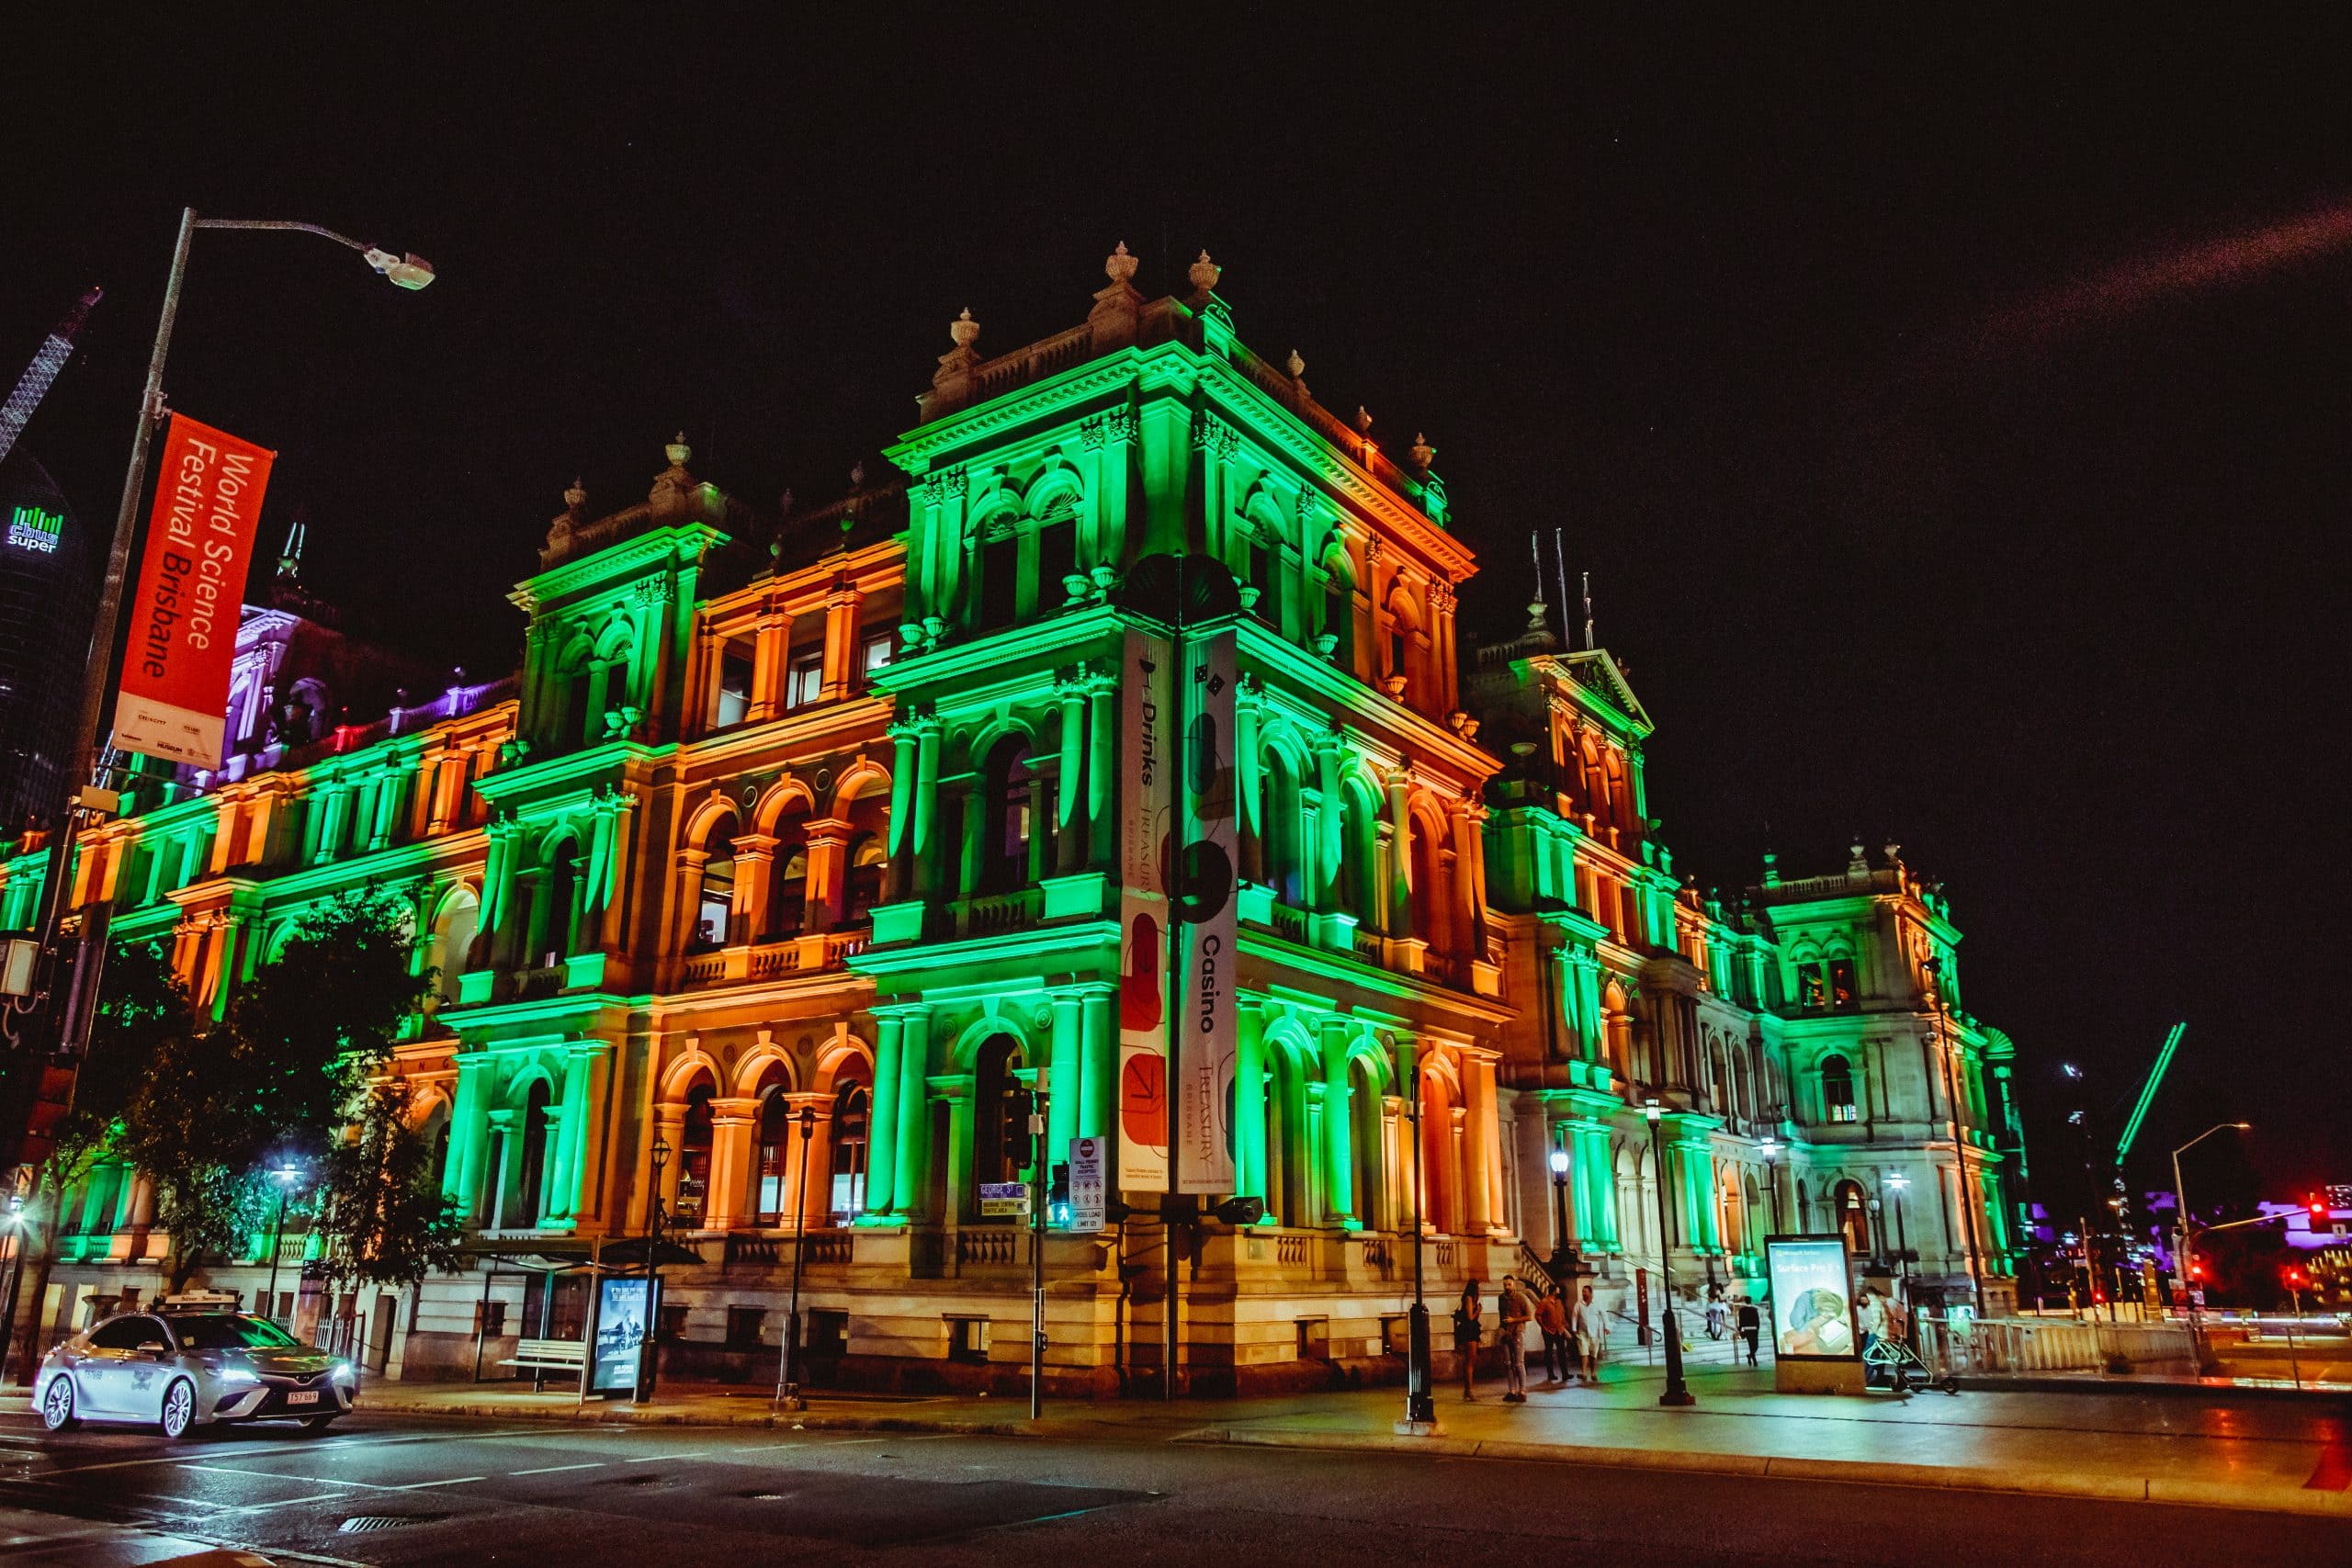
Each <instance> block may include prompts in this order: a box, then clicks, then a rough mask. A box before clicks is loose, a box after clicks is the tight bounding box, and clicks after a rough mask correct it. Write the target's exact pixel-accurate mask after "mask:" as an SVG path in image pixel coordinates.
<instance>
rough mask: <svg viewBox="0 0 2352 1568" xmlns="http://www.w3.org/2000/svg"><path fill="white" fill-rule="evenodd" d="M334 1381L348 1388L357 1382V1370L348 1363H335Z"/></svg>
mask: <svg viewBox="0 0 2352 1568" xmlns="http://www.w3.org/2000/svg"><path fill="white" fill-rule="evenodd" d="M334 1381H335V1382H339V1383H341V1384H343V1386H344V1387H345V1388H349V1387H350V1386H351V1385H352V1384H353V1383H355V1382H358V1381H359V1369H358V1368H356V1367H355V1366H353V1365H352V1364H351V1363H350V1362H349V1361H337V1362H336V1363H335V1364H334Z"/></svg>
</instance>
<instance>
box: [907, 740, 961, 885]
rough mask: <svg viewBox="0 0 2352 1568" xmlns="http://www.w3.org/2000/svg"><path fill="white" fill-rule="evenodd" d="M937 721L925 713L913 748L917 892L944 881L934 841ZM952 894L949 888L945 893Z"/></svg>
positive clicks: (938, 847) (937, 819) (936, 791)
mask: <svg viewBox="0 0 2352 1568" xmlns="http://www.w3.org/2000/svg"><path fill="white" fill-rule="evenodd" d="M939 739H940V737H939V721H938V720H937V719H936V718H933V717H930V716H925V717H924V719H923V720H922V728H920V729H918V730H917V731H916V750H915V829H914V839H913V844H914V861H915V868H914V890H915V892H916V893H917V894H919V895H928V894H933V893H935V892H937V891H938V890H939V887H940V885H941V884H942V883H943V882H944V881H946V880H948V879H947V877H946V876H945V875H944V874H943V871H942V868H941V866H940V863H939V862H940V855H941V848H940V846H939V845H938V844H937V843H936V842H935V840H936V839H937V838H938V829H939ZM954 896H955V895H954V894H953V892H952V891H951V892H950V893H949V895H948V897H954Z"/></svg>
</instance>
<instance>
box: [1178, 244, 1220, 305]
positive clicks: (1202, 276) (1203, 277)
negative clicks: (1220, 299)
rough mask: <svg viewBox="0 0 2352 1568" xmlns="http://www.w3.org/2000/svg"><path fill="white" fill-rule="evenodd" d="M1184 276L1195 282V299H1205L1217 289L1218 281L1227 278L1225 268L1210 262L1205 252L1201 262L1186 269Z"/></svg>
mask: <svg viewBox="0 0 2352 1568" xmlns="http://www.w3.org/2000/svg"><path fill="white" fill-rule="evenodd" d="M1184 276H1186V277H1189V278H1191V279H1192V280H1193V298H1194V299H1207V298H1208V297H1209V295H1210V294H1211V293H1212V292H1213V291H1215V289H1216V280H1217V279H1218V278H1220V277H1223V276H1225V268H1223V267H1221V266H1219V265H1216V263H1215V262H1213V261H1211V260H1209V254H1208V252H1207V251H1205V250H1204V251H1202V252H1201V258H1200V260H1198V261H1196V262H1194V263H1193V265H1191V266H1189V267H1186V268H1185V269H1184Z"/></svg>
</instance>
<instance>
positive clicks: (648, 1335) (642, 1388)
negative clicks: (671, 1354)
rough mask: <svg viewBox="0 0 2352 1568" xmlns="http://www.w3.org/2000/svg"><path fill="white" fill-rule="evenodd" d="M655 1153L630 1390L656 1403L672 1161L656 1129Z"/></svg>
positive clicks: (637, 1399) (634, 1399)
mask: <svg viewBox="0 0 2352 1568" xmlns="http://www.w3.org/2000/svg"><path fill="white" fill-rule="evenodd" d="M652 1154H653V1180H652V1190H651V1191H650V1192H649V1193H648V1194H647V1195H646V1202H645V1322H644V1324H643V1325H641V1327H642V1331H643V1333H642V1337H640V1338H639V1340H638V1353H637V1387H636V1388H634V1389H632V1390H631V1391H630V1392H629V1403H630V1404H651V1403H653V1378H654V1374H655V1372H656V1371H659V1370H660V1367H661V1360H662V1327H661V1325H662V1265H661V1264H660V1262H659V1261H657V1259H658V1258H659V1256H660V1249H661V1247H662V1231H663V1230H664V1229H665V1228H666V1226H667V1221H668V1215H667V1212H666V1211H665V1210H664V1208H663V1206H662V1167H663V1166H666V1165H668V1164H669V1163H670V1140H669V1139H667V1138H665V1137H663V1136H662V1134H659V1133H656V1134H654V1135H653V1149H652Z"/></svg>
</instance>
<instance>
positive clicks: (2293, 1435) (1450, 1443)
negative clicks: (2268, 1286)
mask: <svg viewBox="0 0 2352 1568" xmlns="http://www.w3.org/2000/svg"><path fill="white" fill-rule="evenodd" d="M1441 1370H1442V1369H1441ZM1602 1376H1603V1382H1602V1383H1601V1384H1600V1386H1598V1387H1593V1386H1588V1385H1580V1384H1572V1385H1569V1386H1566V1387H1559V1386H1555V1385H1550V1384H1545V1383H1539V1382H1531V1383H1530V1384H1529V1390H1528V1400H1527V1403H1526V1404H1503V1403H1502V1402H1501V1394H1502V1383H1501V1381H1500V1379H1494V1380H1492V1381H1485V1380H1482V1383H1481V1393H1480V1397H1479V1398H1478V1399H1477V1400H1476V1402H1475V1403H1465V1402H1464V1400H1463V1399H1462V1397H1461V1395H1460V1393H1459V1392H1458V1389H1455V1388H1452V1387H1447V1386H1444V1385H1441V1389H1440V1392H1439V1395H1438V1402H1437V1414H1438V1429H1437V1432H1436V1433H1435V1434H1434V1435H1433V1436H1425V1437H1422V1436H1399V1435H1397V1432H1396V1431H1395V1425H1396V1421H1397V1417H1398V1416H1401V1415H1402V1414H1403V1393H1402V1392H1401V1391H1400V1390H1397V1389H1378V1390H1369V1391H1364V1392H1361V1393H1317V1394H1304V1395H1296V1396H1289V1397H1283V1398H1259V1399H1236V1400H1185V1401H1179V1402H1178V1403H1176V1404H1160V1403H1159V1402H1157V1401H1152V1400H1145V1399H1133V1400H1103V1401H1097V1402H1092V1403H1086V1402H1080V1401H1074V1400H1073V1401H1060V1402H1049V1403H1048V1404H1047V1405H1046V1418H1045V1419H1044V1420H1043V1421H1040V1422H1036V1423H1032V1422H1030V1421H1029V1420H1028V1419H1027V1411H1026V1409H1025V1408H1024V1407H1023V1403H1022V1402H1021V1401H1019V1400H1015V1399H1007V1398H1002V1397H999V1398H993V1399H988V1398H972V1397H966V1396H960V1395H959V1396H942V1397H938V1398H908V1397H903V1396H899V1397H870V1396H859V1395H856V1394H847V1393H831V1392H819V1393H814V1394H812V1395H811V1397H810V1400H809V1409H808V1410H807V1411H806V1412H785V1413H783V1414H781V1415H775V1414H772V1413H771V1411H770V1407H769V1396H770V1393H771V1391H770V1390H767V1389H764V1388H751V1387H745V1386H742V1385H740V1384H739V1385H729V1386H720V1385H715V1384H686V1383H679V1382H665V1383H664V1384H663V1386H662V1391H661V1393H659V1394H658V1395H657V1396H656V1398H655V1400H654V1402H653V1403H652V1404H650V1405H648V1406H644V1407H641V1408H640V1407H636V1406H631V1405H628V1404H598V1403H591V1404H587V1405H586V1406H585V1407H584V1408H583V1407H582V1406H581V1405H580V1404H578V1402H577V1398H576V1396H575V1395H574V1394H571V1393H545V1394H534V1393H531V1392H530V1391H529V1390H528V1388H527V1387H524V1388H509V1387H506V1386H503V1385H500V1384H495V1383H485V1384H473V1383H468V1384H458V1385H447V1384H443V1385H435V1384H429V1383H426V1384H419V1383H407V1384H403V1383H371V1384H369V1385H368V1386H367V1387H365V1388H364V1389H363V1390H362V1392H361V1396H360V1407H361V1409H363V1410H365V1411H371V1412H376V1413H387V1414H388V1413H402V1414H409V1415H414V1416H460V1415H463V1416H489V1417H495V1418H498V1419H505V1420H511V1419H515V1418H518V1417H519V1418H533V1417H537V1418H541V1419H548V1420H557V1421H570V1420H586V1421H592V1422H628V1423H637V1422H648V1423H656V1424H677V1425H709V1426H727V1425H754V1426H769V1425H774V1426H778V1427H787V1428H790V1427H807V1428H810V1429H823V1428H844V1427H846V1428H855V1429H865V1430H885V1431H937V1432H959V1433H976V1434H991V1435H1002V1436H1012V1435H1035V1436H1040V1437H1045V1438H1053V1437H1057V1436H1058V1437H1085V1438H1092V1439H1108V1440H1117V1441H1132V1442H1136V1443H1144V1444H1148V1443H1160V1442H1196V1443H1198V1442H1205V1443H1233V1444H1247V1445H1251V1446H1258V1447H1270V1448H1298V1449H1325V1450H1329V1449H1340V1450H1347V1449H1358V1450H1367V1449H1369V1450H1386V1451H1391V1452H1422V1453H1429V1454H1432V1455H1441V1454H1442V1455H1447V1456H1453V1457H1480V1458H1489V1459H1498V1460H1513V1461H1553V1462H1560V1463H1568V1464H1598V1465H1611V1466H1626V1467H1634V1468H1643V1469H1656V1470H1676V1471H1692V1472H1715V1473H1736V1474H1746V1475H1758V1476H1782V1477H1787V1478H1790V1479H1796V1480H1814V1481H1821V1480H1847V1481H1871V1482H1877V1483H1890V1484H1903V1485H1915V1486H1927V1487H1937V1488H1958V1489H1963V1490H1972V1491H1995V1492H2021V1493H2040V1494H2047V1495H2061V1496H2078V1497H2098V1498H2107V1499H2110V1500H2127V1501H2149V1502H2159V1503H2175V1504H2184V1505H2189V1506H2202V1507H2226V1508H2247V1509H2257V1510H2265V1511H2271V1512H2281V1513H2298V1514H2316V1515H2322V1516H2329V1517H2338V1518H2342V1519H2345V1520H2346V1521H2347V1522H2348V1523H2352V1486H2347V1483H2352V1420H2347V1416H2346V1404H2345V1402H2343V1401H2340V1400H2330V1399H2323V1398H2307V1399H2303V1400H2276V1399H2270V1400H2255V1399H2239V1398H2233V1397H2232V1396H2230V1395H2229V1394H2227V1393H2212V1394H2210V1395H2202V1396H2200V1395H2198V1394H2175V1395H2172V1396H2158V1395H2154V1394H2151V1393H2143V1392H2140V1391H2137V1390H2127V1391H2124V1392H2119V1393H2046V1392H2002V1393H1975V1392H1968V1393H1961V1394H1959V1395H1957V1396H1954V1395H1948V1394H1942V1393H1922V1394H1916V1395H1913V1396H1911V1397H1910V1398H1908V1399H1904V1398H1900V1397H1897V1396H1895V1395H1893V1394H1885V1393H1880V1394H1872V1395H1870V1396H1867V1397H1862V1398H1851V1397H1838V1396H1830V1395H1808V1394H1784V1393H1776V1392H1775V1391H1774V1390H1773V1387H1772V1377H1771V1373H1770V1370H1769V1369H1768V1370H1765V1371H1747V1370H1746V1369H1736V1368H1729V1367H1723V1366H1698V1367H1693V1368H1692V1369H1691V1377H1690V1381H1691V1389H1692V1391H1693V1392H1694V1393H1696V1394H1697V1395H1698V1404H1696V1406H1695V1407H1692V1408H1690V1409H1679V1410H1677V1409H1661V1408H1660V1407H1659V1406H1658V1404H1657V1395H1658V1392H1659V1389H1660V1387H1661V1386H1662V1374H1660V1373H1658V1372H1656V1371H1652V1370H1650V1369H1648V1368H1645V1367H1643V1366H1640V1365H1638V1364H1636V1365H1631V1366H1628V1365H1624V1364H1623V1363H1621V1364H1619V1365H1616V1366H1611V1367H1608V1368H1605V1369H1604V1371H1603V1374H1602ZM7 1407H8V1408H12V1409H14V1408H25V1407H26V1406H25V1405H24V1404H23V1402H22V1401H21V1400H20V1399H16V1400H10V1401H9V1402H8V1404H7Z"/></svg>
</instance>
